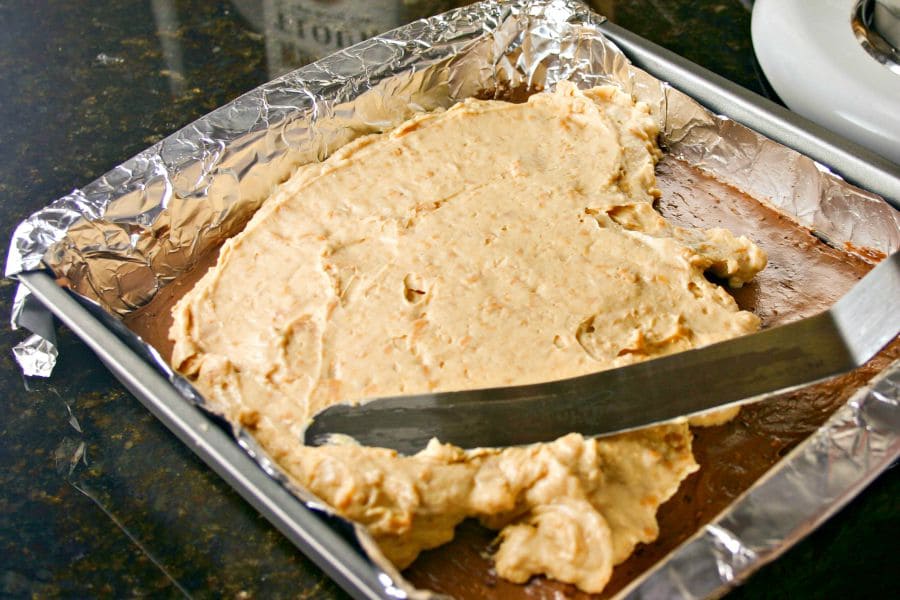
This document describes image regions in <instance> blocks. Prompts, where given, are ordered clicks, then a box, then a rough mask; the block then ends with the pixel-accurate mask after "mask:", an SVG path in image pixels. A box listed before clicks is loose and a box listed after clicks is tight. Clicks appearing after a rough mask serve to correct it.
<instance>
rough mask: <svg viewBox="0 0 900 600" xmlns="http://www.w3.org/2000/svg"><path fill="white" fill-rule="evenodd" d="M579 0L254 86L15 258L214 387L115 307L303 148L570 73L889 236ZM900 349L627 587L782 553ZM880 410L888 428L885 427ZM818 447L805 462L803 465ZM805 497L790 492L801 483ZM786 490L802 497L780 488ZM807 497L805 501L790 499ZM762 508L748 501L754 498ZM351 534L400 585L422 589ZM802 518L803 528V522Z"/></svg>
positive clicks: (865, 211)
mask: <svg viewBox="0 0 900 600" xmlns="http://www.w3.org/2000/svg"><path fill="white" fill-rule="evenodd" d="M602 21H603V19H602V17H600V16H599V15H596V14H595V13H592V12H591V11H590V10H589V9H587V8H586V7H585V6H584V5H582V4H581V3H578V2H575V1H573V0H552V1H537V0H517V1H511V2H502V3H496V2H484V3H480V4H475V5H472V6H469V7H465V8H462V9H458V10H455V11H451V12H449V13H445V14H443V15H438V16H436V17H432V18H430V19H425V20H422V21H417V22H415V23H412V24H410V25H407V26H405V27H401V28H399V29H396V30H394V31H391V32H389V33H386V34H384V35H381V36H378V37H376V38H373V39H372V40H368V41H366V42H363V43H361V44H358V45H356V46H353V47H352V48H349V49H347V50H344V51H341V52H339V53H337V54H335V55H332V56H330V57H328V58H325V59H323V60H320V61H318V62H316V63H313V64H311V65H308V66H306V67H303V68H301V69H298V70H297V71H294V72H292V73H289V74H287V75H285V76H283V77H280V78H278V79H275V80H273V81H272V82H269V83H267V84H265V85H263V86H260V87H259V88H257V89H255V90H253V91H251V92H249V93H247V94H245V95H244V96H242V97H240V98H238V99H237V100H235V101H234V102H232V103H230V104H228V105H226V106H224V107H222V108H220V109H218V110H216V111H214V112H212V113H210V114H209V115H207V116H205V117H203V118H201V119H199V120H198V121H196V122H194V123H192V124H191V125H189V126H187V127H185V128H184V129H182V130H180V131H179V132H177V133H175V134H173V135H172V136H170V137H168V138H166V139H165V140H162V141H161V142H159V143H158V144H156V145H154V146H152V147H150V148H148V149H147V150H145V151H144V152H142V153H140V154H139V155H137V156H136V157H134V158H132V159H130V160H128V161H126V162H125V163H123V164H122V165H120V166H119V167H117V168H115V169H113V170H112V171H110V172H109V173H107V174H106V175H104V176H103V177H101V178H100V179H98V180H96V181H94V182H93V183H91V184H89V185H87V186H86V187H84V188H83V189H81V190H76V191H74V192H72V193H71V194H69V195H67V196H65V197H63V198H60V199H59V200H57V201H55V202H53V203H52V204H50V205H49V206H48V207H46V208H45V209H42V210H41V211H38V212H37V213H35V214H34V215H32V216H31V217H29V218H28V219H27V220H26V221H24V222H23V223H21V224H20V225H19V227H18V228H17V229H16V232H15V234H14V237H13V240H12V245H11V248H10V252H9V255H8V260H7V266H6V274H7V276H11V277H14V276H15V275H16V274H18V273H21V272H23V271H28V270H35V269H40V268H49V269H50V270H51V271H52V272H53V273H54V274H55V275H56V276H57V278H58V279H60V280H61V281H63V282H64V283H66V284H67V285H68V286H69V287H70V288H71V289H72V290H73V291H75V292H76V293H78V294H80V295H82V296H84V297H86V298H89V299H90V300H91V301H92V302H95V303H99V306H101V307H103V309H105V311H106V312H105V313H103V314H102V315H101V317H102V318H104V321H106V322H107V324H108V325H110V327H112V328H114V329H115V330H116V331H117V332H118V333H119V335H122V336H124V337H126V338H128V339H129V342H130V343H131V344H132V346H135V347H138V348H141V349H142V350H143V354H144V355H145V356H146V357H148V360H152V362H155V364H156V365H157V367H158V368H159V369H160V370H161V371H162V372H163V373H165V374H166V375H167V377H169V379H170V381H172V383H173V385H174V386H175V387H176V388H177V389H178V390H179V391H180V392H181V394H182V395H183V396H184V397H185V398H186V399H188V400H190V401H192V402H195V403H197V404H199V405H201V406H202V405H203V399H202V397H200V395H199V394H197V392H196V391H195V390H194V389H193V388H192V387H191V386H190V384H189V383H188V382H186V381H185V380H184V379H182V378H181V377H179V376H178V375H177V374H174V373H173V372H172V371H171V369H170V368H169V367H168V365H166V364H165V363H164V361H162V360H161V359H160V357H159V355H158V354H157V353H156V352H155V351H154V350H153V349H152V348H150V347H149V346H147V345H146V344H144V343H143V342H141V341H140V340H139V339H138V338H137V337H136V336H134V335H133V334H131V333H130V332H128V331H127V330H125V329H124V328H123V327H122V326H121V325H120V323H118V322H117V321H116V320H115V318H114V317H113V316H112V315H123V314H126V313H127V312H129V311H131V310H133V309H135V308H137V307H140V306H142V305H144V304H146V303H147V302H149V301H150V299H152V297H153V295H154V294H155V293H156V292H157V291H158V290H159V289H161V288H162V287H164V286H165V285H166V284H167V283H168V282H169V281H171V280H172V279H174V278H175V277H177V276H178V275H179V274H180V273H182V272H185V271H187V270H189V269H190V268H191V267H192V266H193V265H194V264H196V263H197V262H198V261H199V260H200V259H201V258H202V257H203V255H204V253H205V252H206V251H208V250H209V249H211V248H213V247H215V246H216V245H217V244H218V243H220V242H221V241H222V240H224V239H225V238H227V237H229V236H230V235H232V234H234V233H236V232H237V231H238V230H239V229H240V228H241V226H242V225H243V223H245V222H246V220H247V219H248V218H249V216H250V215H251V214H252V213H253V211H254V210H255V209H256V208H257V207H258V206H259V204H260V203H261V202H262V200H263V199H264V198H265V197H266V196H268V195H269V193H270V192H271V191H272V189H273V187H274V186H275V185H276V184H277V183H278V182H279V181H280V180H283V179H284V178H285V177H286V176H287V175H288V174H289V173H290V172H291V171H292V170H293V169H294V168H295V167H296V166H298V165H301V164H305V163H308V162H311V161H315V160H321V159H322V158H324V157H325V156H327V155H328V154H330V153H331V152H332V151H333V150H335V149H336V148H338V147H340V146H341V145H343V144H344V143H346V142H348V141H350V140H351V139H353V138H355V137H358V136H359V135H363V134H366V133H372V132H378V131H384V130H386V129H389V128H390V127H392V126H393V125H396V124H398V123H400V122H402V121H403V120H404V119H406V118H408V117H409V116H411V115H412V114H414V113H415V112H418V111H422V110H432V109H435V108H438V107H446V106H448V105H450V104H452V103H453V102H454V101H456V100H459V99H462V98H465V97H468V96H472V95H475V94H478V93H483V92H485V91H491V90H496V91H500V92H502V91H504V90H514V89H516V88H526V89H530V90H533V89H540V88H544V87H548V86H552V85H553V84H554V83H555V82H557V81H559V80H562V79H570V80H574V81H575V82H576V83H578V84H579V85H581V86H584V87H589V86H592V85H596V84H598V83H615V84H617V85H620V86H621V87H622V88H623V89H625V90H627V91H630V92H632V93H633V94H635V96H636V97H638V98H639V99H642V100H644V101H645V102H647V103H648V104H649V105H650V106H651V107H652V109H653V111H654V114H655V115H656V116H657V118H658V119H659V121H660V124H661V130H662V132H663V133H662V141H663V143H664V144H665V145H666V147H667V150H668V151H669V152H670V153H672V154H674V155H676V156H678V157H680V158H682V159H685V160H687V161H688V162H690V163H691V164H693V165H695V166H697V167H700V168H702V169H705V170H707V171H708V172H710V173H711V174H713V175H714V176H716V177H717V178H719V179H720V180H723V181H725V182H726V183H730V184H732V185H734V186H735V187H738V188H739V189H742V190H744V191H746V192H748V193H749V194H751V195H752V196H754V197H756V198H759V199H763V200H764V201H766V202H768V203H769V204H771V205H772V206H773V207H775V208H777V209H778V210H780V211H781V212H784V213H786V214H789V215H792V216H794V218H796V219H797V220H798V221H799V222H800V223H801V224H803V225H805V226H807V227H809V228H810V229H812V230H813V231H814V232H815V233H816V234H817V235H819V236H820V237H822V238H824V239H827V240H828V241H830V242H831V243H833V244H836V245H842V244H844V245H847V247H848V248H850V249H852V248H865V247H868V248H874V249H876V250H880V251H882V252H885V253H888V252H891V251H893V250H896V249H897V248H898V247H900V215H898V213H897V212H896V211H895V210H893V209H892V208H890V206H888V205H887V204H886V203H885V202H884V201H883V200H881V199H880V198H878V197H876V196H874V195H872V194H869V193H867V192H865V191H862V190H859V189H857V188H854V187H852V186H850V185H848V184H846V183H845V182H844V181H842V180H841V179H840V178H839V177H836V176H834V175H832V174H831V173H830V172H829V171H828V169H827V168H826V167H824V166H822V165H819V164H817V163H815V162H814V161H812V160H810V159H809V158H806V157H804V156H802V155H800V154H798V153H796V152H794V151H792V150H789V149H787V148H785V147H783V146H781V145H779V144H777V143H775V142H772V141H770V140H767V139H766V138H763V137H762V136H760V135H758V134H756V133H754V132H752V131H750V130H749V129H747V128H745V127H743V126H741V125H740V124H737V123H735V122H733V121H731V120H729V119H727V118H726V117H722V116H718V115H714V114H712V113H710V112H709V111H707V110H706V109H704V108H703V107H701V106H700V105H698V104H697V103H696V102H694V101H693V100H691V99H690V98H688V97H687V96H685V95H684V94H682V93H680V92H678V91H677V90H675V89H673V88H671V87H669V86H667V85H665V84H663V83H661V82H660V81H659V80H657V79H655V78H654V77H652V76H650V75H648V74H647V73H645V72H644V71H641V70H640V69H637V68H635V67H633V66H631V65H630V64H629V63H628V62H627V60H626V59H625V58H624V56H623V55H622V54H621V53H620V52H619V51H618V49H617V48H616V47H615V45H614V44H612V43H611V42H609V41H607V40H606V39H605V38H604V37H603V36H602V34H601V33H600V31H599V29H598V28H597V25H598V24H599V23H601V22H602ZM29 298H30V296H29V294H28V293H27V292H26V291H25V290H24V288H20V292H18V293H17V297H16V300H15V302H14V309H13V315H12V319H13V325H14V327H15V326H22V327H25V328H27V329H29V330H30V331H32V332H34V335H32V336H31V337H29V338H28V339H27V340H26V341H25V342H23V343H22V344H20V345H19V346H17V348H16V350H15V354H16V358H17V360H19V362H20V365H22V367H23V370H24V372H25V373H26V374H28V375H44V376H46V375H49V372H50V370H52V365H53V363H54V362H55V358H56V356H55V352H56V350H55V347H54V343H53V342H54V340H53V324H52V320H51V319H50V317H49V313H48V312H47V311H46V310H42V308H43V307H40V306H36V303H35V302H34V300H33V298H32V299H29ZM898 398H900V365H898V364H895V365H893V366H892V367H890V368H889V369H887V370H886V371H885V372H884V373H883V374H882V375H881V378H880V381H879V383H877V384H876V385H875V387H874V388H871V389H868V388H867V389H865V390H862V391H860V392H859V393H858V394H856V395H855V396H854V399H852V400H851V401H850V402H849V403H848V404H847V405H846V406H845V407H843V408H842V409H840V410H839V411H838V413H836V414H835V415H834V416H833V417H832V418H831V420H830V421H829V422H828V423H827V424H826V425H825V426H823V427H822V428H821V429H819V430H818V431H817V432H816V433H815V434H814V435H813V436H811V437H810V438H809V439H808V440H807V441H806V442H804V443H803V444H801V445H800V446H799V447H798V448H797V449H796V450H795V451H794V453H792V454H791V455H789V456H788V457H787V458H785V459H783V460H782V461H781V462H780V463H778V465H776V466H775V467H774V468H773V469H771V470H770V471H769V473H768V474H767V475H766V476H765V478H764V479H763V480H761V481H760V482H757V484H755V485H754V486H753V487H752V488H751V489H750V490H749V491H748V492H747V493H746V494H745V495H744V496H743V497H742V498H741V499H739V500H738V501H737V502H735V503H733V504H732V505H731V506H730V507H729V508H728V509H727V510H726V511H725V512H724V513H723V514H722V515H720V516H719V518H718V519H717V520H716V521H715V522H714V523H712V524H710V525H708V526H707V527H706V528H704V529H703V530H701V532H699V533H698V534H697V535H696V536H695V537H694V538H692V540H690V541H688V542H686V543H685V544H684V545H682V546H680V547H679V548H678V549H676V550H675V551H673V553H672V554H670V555H669V557H668V558H667V559H666V560H664V561H663V562H662V563H661V564H660V565H658V566H657V567H656V568H654V569H653V570H652V571H650V572H648V573H646V574H645V575H644V576H643V577H642V578H641V579H639V580H638V581H636V582H634V583H633V584H632V585H631V586H630V587H629V588H628V589H627V590H625V592H623V593H625V594H627V595H628V596H629V597H636V598H637V597H647V598H651V597H660V596H664V597H672V596H683V597H684V596H689V597H703V596H715V595H717V594H719V593H722V591H723V590H725V589H727V588H728V587H729V586H732V585H734V584H735V583H736V582H738V581H740V580H741V579H742V578H744V577H746V576H747V575H748V574H749V573H750V572H752V571H753V570H755V569H756V568H758V567H759V566H761V565H762V564H764V563H765V562H767V561H768V560H771V558H772V557H774V556H776V555H777V554H778V553H779V552H781V551H783V550H784V549H786V548H787V547H789V546H790V545H791V544H792V543H793V542H794V541H796V539H798V531H799V532H800V535H802V533H803V532H805V531H808V528H809V519H811V518H815V519H821V518H825V517H826V516H827V515H828V514H830V513H831V512H833V511H834V510H836V507H838V506H840V505H841V504H842V503H843V502H845V501H846V499H847V498H849V497H851V496H852V495H853V494H855V493H856V491H858V490H859V489H861V485H863V484H864V483H865V482H866V481H868V480H869V479H871V478H872V477H874V476H875V475H876V474H877V473H879V472H880V471H881V470H882V469H883V468H884V467H885V465H886V463H888V462H890V461H891V460H892V459H893V457H896V456H897V454H898V452H900V444H898V442H897V435H896V434H895V433H891V432H892V431H893V432H897V431H900V426H898V423H900V410H898V406H897V405H898ZM885 423H891V424H893V428H892V429H891V428H885V427H884V425H885ZM235 436H236V439H237V441H238V443H239V444H240V445H241V446H242V447H243V448H244V449H245V450H246V451H247V452H248V453H249V454H251V455H252V456H253V457H254V458H255V459H256V461H257V462H258V463H259V464H260V466H261V467H262V468H263V469H264V470H265V471H266V472H267V473H268V474H269V475H270V476H272V477H274V478H275V479H276V480H278V481H279V482H281V483H282V484H283V485H285V486H286V487H287V488H288V489H290V490H291V491H292V492H293V493H294V494H295V495H296V496H297V497H298V498H299V499H300V500H301V501H303V502H305V503H306V504H307V505H308V506H310V508H313V509H315V510H319V511H324V512H326V513H328V514H333V513H332V512H331V511H330V510H329V509H328V508H327V506H325V505H324V503H322V502H320V501H319V500H317V499H316V498H315V497H313V496H312V495H311V494H309V492H308V491H306V490H304V489H302V488H300V487H298V486H296V485H295V484H294V483H293V482H291V481H290V480H289V478H288V477H287V476H286V475H285V474H284V472H283V471H281V469H280V468H279V467H278V466H277V465H276V464H275V463H274V462H273V461H272V460H270V458H269V457H268V456H267V455H266V453H265V451H264V450H263V449H262V448H260V447H259V446H258V444H257V443H256V442H255V440H254V439H253V438H252V436H251V435H249V434H248V433H247V432H246V431H244V430H242V429H239V428H238V429H236V430H235ZM809 465H812V468H811V467H809ZM798 494H799V495H801V496H802V497H803V498H805V501H804V503H803V504H802V506H801V505H797V508H798V510H797V511H793V512H791V511H788V512H785V511H784V510H783V508H784V507H783V505H785V504H792V503H793V499H795V498H796V497H797V495H798ZM784 497H789V498H791V499H792V502H784V501H783V500H781V499H782V498H784ZM792 505H796V504H792ZM751 517H752V518H751ZM354 527H355V530H356V533H357V537H358V539H359V540H360V543H361V545H362V547H363V548H364V549H365V550H366V552H367V554H368V555H369V557H370V558H371V559H372V560H373V562H374V563H375V564H376V565H377V566H378V568H379V569H381V571H382V572H383V574H384V576H385V577H384V578H383V581H384V585H385V593H386V594H388V595H391V596H393V597H402V596H407V597H431V596H433V594H430V593H429V592H427V591H424V590H416V589H415V588H413V586H411V585H410V584H409V583H408V582H406V581H405V580H404V579H403V578H402V576H401V575H400V574H399V573H398V572H397V571H396V570H395V569H394V568H393V566H392V565H390V563H388V561H386V560H385V559H384V557H383V556H382V555H381V553H380V552H379V551H378V548H377V546H376V544H375V543H374V542H373V540H372V539H371V537H370V536H368V534H367V533H366V532H365V530H364V529H363V528H362V527H360V526H354ZM804 527H805V528H806V529H804Z"/></svg>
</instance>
